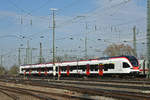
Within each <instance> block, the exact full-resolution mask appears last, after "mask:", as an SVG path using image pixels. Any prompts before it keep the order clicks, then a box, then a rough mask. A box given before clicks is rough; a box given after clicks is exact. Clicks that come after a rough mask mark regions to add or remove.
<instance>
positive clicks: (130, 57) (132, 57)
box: [100, 56, 136, 60]
mask: <svg viewBox="0 0 150 100" xmlns="http://www.w3.org/2000/svg"><path fill="white" fill-rule="evenodd" d="M123 57H126V58H128V59H136V57H134V56H111V57H101V58H100V60H103V59H104V60H105V59H111V58H123Z"/></svg>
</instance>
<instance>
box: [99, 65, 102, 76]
mask: <svg viewBox="0 0 150 100" xmlns="http://www.w3.org/2000/svg"><path fill="white" fill-rule="evenodd" d="M99 76H103V64H99Z"/></svg>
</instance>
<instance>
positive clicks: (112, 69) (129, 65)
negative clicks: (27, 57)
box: [19, 56, 139, 76]
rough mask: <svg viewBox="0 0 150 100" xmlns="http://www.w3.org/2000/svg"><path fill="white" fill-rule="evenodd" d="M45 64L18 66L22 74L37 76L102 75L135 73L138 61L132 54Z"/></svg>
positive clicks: (137, 70) (137, 71) (136, 72)
mask: <svg viewBox="0 0 150 100" xmlns="http://www.w3.org/2000/svg"><path fill="white" fill-rule="evenodd" d="M53 65H54V64H53V63H46V64H32V65H22V66H20V72H19V73H20V74H22V75H38V76H43V75H44V76H53V74H56V75H58V74H59V75H60V76H76V75H81V76H99V75H100V76H103V75H137V74H139V63H138V60H137V59H136V58H135V57H134V56H118V57H103V58H99V59H92V60H80V61H68V62H60V63H55V67H53Z"/></svg>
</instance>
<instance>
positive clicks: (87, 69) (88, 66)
mask: <svg viewBox="0 0 150 100" xmlns="http://www.w3.org/2000/svg"><path fill="white" fill-rule="evenodd" d="M86 75H87V76H89V75H90V65H89V64H87V65H86Z"/></svg>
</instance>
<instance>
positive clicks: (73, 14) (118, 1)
mask: <svg viewBox="0 0 150 100" xmlns="http://www.w3.org/2000/svg"><path fill="white" fill-rule="evenodd" d="M125 1H128V0H1V3H0V46H1V50H0V51H1V53H0V54H1V55H3V54H7V56H5V57H4V58H5V61H4V64H5V65H6V66H7V65H10V64H8V63H7V62H11V63H12V64H15V63H16V64H17V55H18V54H17V48H19V47H20V45H22V48H26V41H27V38H25V39H20V36H25V37H30V38H28V39H29V40H30V47H34V48H39V42H42V43H43V48H44V51H43V55H44V56H45V58H46V60H49V59H50V57H51V53H50V51H48V50H49V49H51V48H52V38H51V37H52V34H51V33H52V30H51V29H49V28H48V27H49V23H50V27H51V26H52V22H51V20H52V16H51V14H52V13H51V11H50V8H57V9H58V11H56V46H57V47H58V53H57V54H58V55H64V54H68V55H82V56H83V55H84V52H83V50H84V37H85V34H84V33H88V53H89V55H94V56H102V53H101V52H98V53H96V52H95V50H97V49H99V50H101V51H103V50H104V49H105V48H106V47H107V46H108V45H109V44H110V43H121V42H122V41H123V40H129V41H132V37H131V34H132V27H133V26H134V25H136V26H137V28H138V30H139V32H140V33H139V34H138V38H139V39H141V40H142V41H143V42H145V39H144V38H145V34H146V0H129V1H128V2H125ZM77 16H84V18H83V17H77ZM21 17H22V24H21ZM31 20H32V26H31V24H30V21H31ZM85 24H87V27H88V29H86V28H85ZM95 26H96V29H95ZM112 26H115V27H114V29H113V30H111V28H112ZM41 36H44V38H43V39H41V38H40V37H41ZM31 38H32V40H31ZM70 38H73V39H70ZM98 38H101V39H102V41H101V42H99V41H97V39H98ZM104 41H105V42H104ZM106 41H107V43H106ZM138 43H139V44H138V45H140V42H138ZM129 44H130V45H131V46H132V42H129ZM140 46H141V45H140ZM79 47H80V49H79ZM137 47H138V46H137ZM144 48H145V47H144ZM138 49H139V47H138ZM65 50H66V51H67V50H68V51H69V52H70V50H77V52H70V53H69V52H67V53H66V52H65ZM140 51H142V50H141V49H139V52H140ZM24 52H25V51H24V50H22V60H23V57H24V55H25V53H24ZM38 54H39V51H38V50H37V51H34V52H33V55H34V56H35V57H36V56H37V55H38ZM36 61H37V60H35V62H36ZM22 63H23V61H22Z"/></svg>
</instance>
